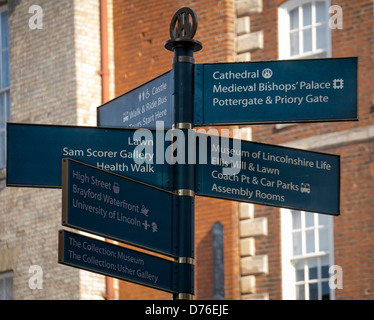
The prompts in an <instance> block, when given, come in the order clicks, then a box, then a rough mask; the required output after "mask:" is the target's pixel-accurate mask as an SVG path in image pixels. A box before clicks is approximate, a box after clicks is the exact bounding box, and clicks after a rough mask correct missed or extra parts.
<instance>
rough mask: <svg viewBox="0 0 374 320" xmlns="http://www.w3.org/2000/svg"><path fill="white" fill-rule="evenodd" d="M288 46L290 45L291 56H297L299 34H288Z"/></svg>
mask: <svg viewBox="0 0 374 320" xmlns="http://www.w3.org/2000/svg"><path fill="white" fill-rule="evenodd" d="M290 44H291V55H292V56H294V55H297V54H299V32H293V33H291V34H290Z"/></svg>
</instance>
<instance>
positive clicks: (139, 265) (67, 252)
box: [58, 230, 184, 292]
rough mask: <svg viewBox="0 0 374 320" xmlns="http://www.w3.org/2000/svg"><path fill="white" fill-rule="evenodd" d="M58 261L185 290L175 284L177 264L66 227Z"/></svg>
mask: <svg viewBox="0 0 374 320" xmlns="http://www.w3.org/2000/svg"><path fill="white" fill-rule="evenodd" d="M58 262H59V263H61V264H65V265H68V266H71V267H76V268H79V269H84V270H87V271H91V272H95V273H100V274H102V275H105V276H109V277H113V278H117V279H121V280H126V281H130V282H134V283H137V284H141V285H144V286H147V287H152V288H156V289H159V290H163V291H168V292H179V290H184V288H178V284H179V283H178V281H177V280H178V275H179V274H180V270H179V267H180V264H178V263H175V262H173V261H170V260H166V259H162V258H159V257H156V256H152V255H149V254H146V253H142V252H138V251H135V250H131V249H128V248H124V247H121V246H117V245H113V244H111V243H108V242H104V241H100V240H96V239H93V238H89V237H86V236H83V235H80V234H76V233H72V232H68V231H65V230H63V231H60V233H59V250H58ZM183 292H184V291H183Z"/></svg>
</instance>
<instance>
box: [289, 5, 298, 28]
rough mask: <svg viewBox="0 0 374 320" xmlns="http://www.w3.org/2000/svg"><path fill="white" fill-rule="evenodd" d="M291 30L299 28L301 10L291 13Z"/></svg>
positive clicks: (294, 10)
mask: <svg viewBox="0 0 374 320" xmlns="http://www.w3.org/2000/svg"><path fill="white" fill-rule="evenodd" d="M290 28H291V30H294V29H298V28H299V8H296V9H293V10H291V11H290Z"/></svg>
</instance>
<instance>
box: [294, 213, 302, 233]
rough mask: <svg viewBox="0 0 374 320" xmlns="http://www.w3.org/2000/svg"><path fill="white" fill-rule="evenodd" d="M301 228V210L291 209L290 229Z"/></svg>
mask: <svg viewBox="0 0 374 320" xmlns="http://www.w3.org/2000/svg"><path fill="white" fill-rule="evenodd" d="M300 228H301V212H300V211H292V229H293V230H295V229H300Z"/></svg>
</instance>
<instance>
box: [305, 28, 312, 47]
mask: <svg viewBox="0 0 374 320" xmlns="http://www.w3.org/2000/svg"><path fill="white" fill-rule="evenodd" d="M303 41H304V46H303V50H304V52H308V51H312V29H311V28H308V29H305V30H304V31H303Z"/></svg>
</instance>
